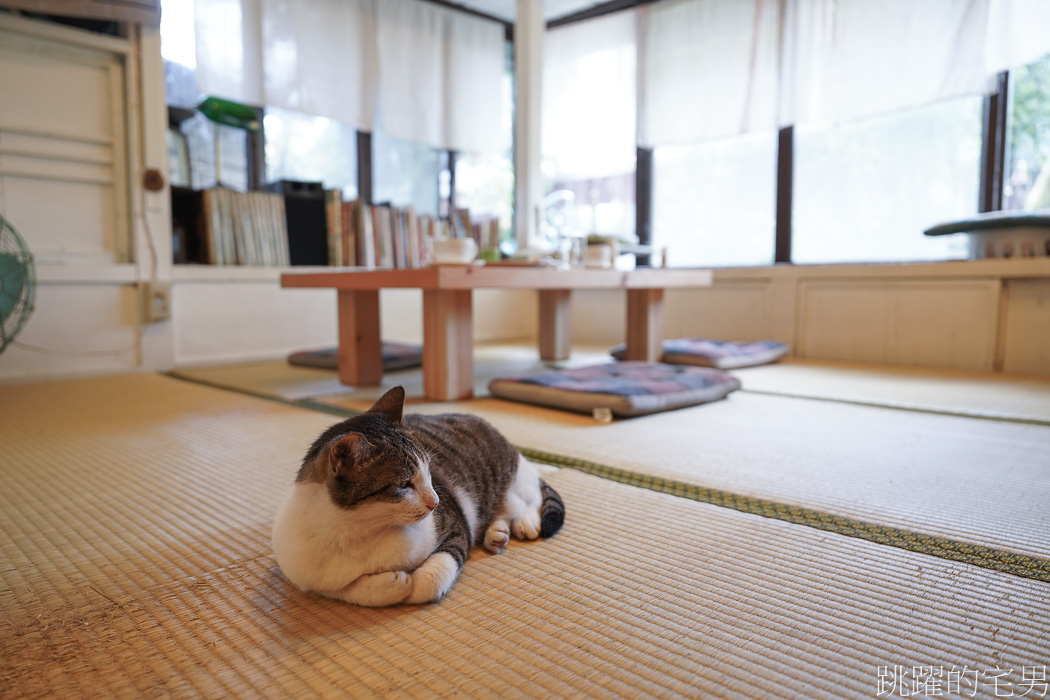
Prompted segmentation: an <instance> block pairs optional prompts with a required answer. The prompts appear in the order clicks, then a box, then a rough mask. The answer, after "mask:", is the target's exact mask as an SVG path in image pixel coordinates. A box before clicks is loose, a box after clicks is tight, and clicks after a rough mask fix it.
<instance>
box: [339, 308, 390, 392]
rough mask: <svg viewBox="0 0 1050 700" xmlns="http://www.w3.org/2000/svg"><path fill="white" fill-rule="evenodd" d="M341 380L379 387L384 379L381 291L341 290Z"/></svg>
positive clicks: (344, 382) (346, 382)
mask: <svg viewBox="0 0 1050 700" xmlns="http://www.w3.org/2000/svg"><path fill="white" fill-rule="evenodd" d="M338 314H339V381H341V382H342V383H343V384H353V385H358V384H378V383H379V382H380V381H382V379H383V341H382V338H381V337H380V334H379V292H378V291H345V290H340V291H339V297H338Z"/></svg>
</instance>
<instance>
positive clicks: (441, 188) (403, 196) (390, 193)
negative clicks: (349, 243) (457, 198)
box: [372, 128, 450, 216]
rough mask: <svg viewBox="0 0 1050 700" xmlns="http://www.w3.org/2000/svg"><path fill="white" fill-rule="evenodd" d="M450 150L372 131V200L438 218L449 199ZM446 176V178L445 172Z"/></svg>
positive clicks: (377, 129) (379, 131)
mask: <svg viewBox="0 0 1050 700" xmlns="http://www.w3.org/2000/svg"><path fill="white" fill-rule="evenodd" d="M448 165H449V163H448V151H439V150H438V149H436V148H431V147H430V146H426V145H424V144H421V143H412V142H411V141H400V140H398V139H393V138H390V137H389V136H387V135H386V134H385V133H383V130H382V129H379V128H376V129H375V131H373V132H372V200H373V201H374V202H376V203H377V204H380V203H389V204H393V205H396V206H402V207H403V206H408V205H412V206H413V207H415V210H416V213H417V214H428V215H430V216H438V215H439V213H444V212H442V211H441V209H442V207H441V204H442V200H444V201H446V202H447V200H448V195H449V182H450V177H449V175H448V174H447V173H448ZM443 172H444V173H446V174H445V175H444V176H442V173H443Z"/></svg>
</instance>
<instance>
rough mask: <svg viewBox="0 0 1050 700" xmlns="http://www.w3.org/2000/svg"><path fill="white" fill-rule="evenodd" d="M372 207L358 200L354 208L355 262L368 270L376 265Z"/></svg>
mask: <svg viewBox="0 0 1050 700" xmlns="http://www.w3.org/2000/svg"><path fill="white" fill-rule="evenodd" d="M371 210H372V207H371V206H370V205H368V204H366V203H365V202H363V201H360V202H359V204H358V206H357V209H356V217H355V218H356V221H357V264H358V265H359V266H362V267H366V268H368V269H369V270H371V269H374V268H375V266H376V243H375V227H374V219H373V217H372V211H371Z"/></svg>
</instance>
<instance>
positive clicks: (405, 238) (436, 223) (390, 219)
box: [325, 190, 499, 269]
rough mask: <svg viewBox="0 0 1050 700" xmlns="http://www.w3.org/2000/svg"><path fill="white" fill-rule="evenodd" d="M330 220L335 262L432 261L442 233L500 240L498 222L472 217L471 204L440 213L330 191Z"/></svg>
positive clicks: (388, 264)
mask: <svg viewBox="0 0 1050 700" xmlns="http://www.w3.org/2000/svg"><path fill="white" fill-rule="evenodd" d="M325 220H326V223H327V229H328V231H327V232H328V263H329V265H336V266H344V267H345V266H350V267H354V266H358V267H365V268H397V269H413V268H420V267H426V266H427V265H429V264H430V263H431V262H432V260H433V248H432V244H431V242H432V241H433V240H434V239H437V238H465V237H473V238H474V239H475V241H476V242H477V243H478V249H479V250H481V249H484V248H489V247H496V246H497V245H498V243H499V222H498V221H497V220H495V219H488V218H486V219H483V220H480V221H476V222H471V219H470V213H469V212H468V211H467V210H466V209H457V210H455V211H454V212H453V214H452V216H451V217H448V218H437V217H433V216H429V215H426V214H418V215H417V213H416V211H415V208H414V207H412V206H411V205H409V206H403V207H402V206H396V205H391V204H367V203H365V202H363V201H361V200H360V199H354V200H349V201H344V200H343V198H342V193H341V192H340V191H339V190H326V191H325Z"/></svg>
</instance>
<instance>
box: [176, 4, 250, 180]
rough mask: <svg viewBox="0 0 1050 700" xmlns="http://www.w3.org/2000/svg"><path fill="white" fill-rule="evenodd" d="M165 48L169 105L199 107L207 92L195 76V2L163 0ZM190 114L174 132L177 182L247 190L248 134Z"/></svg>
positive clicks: (200, 115) (198, 114)
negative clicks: (202, 92)
mask: <svg viewBox="0 0 1050 700" xmlns="http://www.w3.org/2000/svg"><path fill="white" fill-rule="evenodd" d="M160 52H161V56H162V57H163V59H164V80H165V90H166V94H167V98H166V99H167V104H168V106H169V107H177V108H181V109H183V110H194V109H195V108H196V107H197V105H199V104H200V103H201V101H202V100H203V99H204V97H205V96H204V95H202V94H201V93H200V90H199V89H198V88H197V81H196V80H195V78H194V74H193V69H194V67H195V66H196V65H197V58H196V46H195V35H194V29H193V2H192V1H191V0H163V1H162V2H161V22H160ZM176 111H178V110H176ZM186 114H188V113H187V112H183V114H182V116H183V117H185V118H182V119H180V120H178V123H177V124H175V123H174V121H173V120H172V126H171V128H170V129H169V133H168V156H169V164H170V173H169V175H170V180H171V183H172V185H175V186H185V187H192V188H193V189H197V190H201V189H206V188H208V187H214V186H215V185H216V184H217V183H220V182H221V183H222V184H223V185H224V186H226V187H229V188H231V189H236V190H245V189H247V187H248V134H247V133H246V132H245V131H243V130H241V129H236V128H233V127H229V126H223V125H219V124H215V123H214V122H211V121H209V120H208V119H207V118H206V117H204V115H202V114H200V113H199V112H197V113H193V114H192V115H191V116H188V117H186ZM219 169H221V171H222V172H219Z"/></svg>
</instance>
